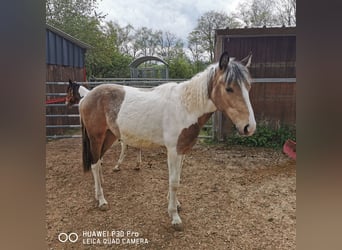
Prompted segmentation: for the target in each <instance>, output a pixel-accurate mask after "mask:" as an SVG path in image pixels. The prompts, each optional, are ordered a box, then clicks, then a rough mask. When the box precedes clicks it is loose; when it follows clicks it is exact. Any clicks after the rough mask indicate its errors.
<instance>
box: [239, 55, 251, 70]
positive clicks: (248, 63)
mask: <svg viewBox="0 0 342 250" xmlns="http://www.w3.org/2000/svg"><path fill="white" fill-rule="evenodd" d="M251 62H252V51H251V52H249V54H248V56H246V57H245V58H244V59H242V60H241V63H242V64H243V65H245V66H246V67H249V66H251Z"/></svg>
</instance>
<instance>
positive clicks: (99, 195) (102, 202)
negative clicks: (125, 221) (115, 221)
mask: <svg viewBox="0 0 342 250" xmlns="http://www.w3.org/2000/svg"><path fill="white" fill-rule="evenodd" d="M91 171H92V172H93V176H94V182H95V199H96V200H98V202H99V208H100V209H101V210H107V209H108V206H107V204H108V202H107V201H106V199H105V198H104V195H103V189H102V186H101V177H100V171H101V160H100V159H99V160H98V161H97V162H96V163H95V164H91Z"/></svg>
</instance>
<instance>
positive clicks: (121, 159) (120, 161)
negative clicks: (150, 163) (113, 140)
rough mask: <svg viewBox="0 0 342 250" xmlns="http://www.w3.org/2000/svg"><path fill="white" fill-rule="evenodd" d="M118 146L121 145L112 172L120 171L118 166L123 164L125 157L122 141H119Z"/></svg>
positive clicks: (125, 147)
mask: <svg viewBox="0 0 342 250" xmlns="http://www.w3.org/2000/svg"><path fill="white" fill-rule="evenodd" d="M120 144H121V153H120V156H119V160H118V162H117V163H116V165H115V167H114V169H113V170H114V171H120V164H121V163H122V162H123V160H124V159H125V156H126V150H127V145H126V144H125V143H124V142H123V141H120Z"/></svg>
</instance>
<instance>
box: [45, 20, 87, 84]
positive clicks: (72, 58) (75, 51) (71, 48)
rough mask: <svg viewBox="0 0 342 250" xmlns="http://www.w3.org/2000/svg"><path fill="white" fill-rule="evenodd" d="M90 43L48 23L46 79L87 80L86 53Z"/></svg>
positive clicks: (51, 80)
mask: <svg viewBox="0 0 342 250" xmlns="http://www.w3.org/2000/svg"><path fill="white" fill-rule="evenodd" d="M89 48H91V47H90V46H89V45H88V44H86V43H84V42H82V41H80V40H78V39H76V38H74V37H72V36H70V35H69V34H67V33H65V32H63V31H61V30H59V29H57V28H54V27H52V26H51V25H48V24H47V25H46V81H47V82H65V81H68V80H69V79H73V80H75V81H80V82H83V81H85V80H86V69H85V53H86V51H87V49H89Z"/></svg>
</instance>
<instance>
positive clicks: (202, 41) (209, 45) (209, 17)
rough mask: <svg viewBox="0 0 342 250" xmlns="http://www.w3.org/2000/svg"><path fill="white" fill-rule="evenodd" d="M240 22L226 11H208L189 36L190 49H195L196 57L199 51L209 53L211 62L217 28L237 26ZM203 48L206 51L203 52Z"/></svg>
mask: <svg viewBox="0 0 342 250" xmlns="http://www.w3.org/2000/svg"><path fill="white" fill-rule="evenodd" d="M238 26H239V23H238V22H236V21H235V18H234V17H229V16H228V15H227V14H225V13H224V12H216V11H208V12H206V13H204V14H203V15H202V16H201V17H200V18H199V19H198V20H197V26H196V28H195V30H194V31H193V32H191V33H190V35H189V37H188V44H189V49H190V50H192V51H194V53H195V54H196V57H198V55H197V54H198V53H202V55H203V54H204V53H207V54H208V57H209V62H212V61H213V59H214V46H215V45H214V37H215V30H216V29H223V28H227V27H230V28H236V27H238ZM201 50H203V51H204V52H201Z"/></svg>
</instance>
